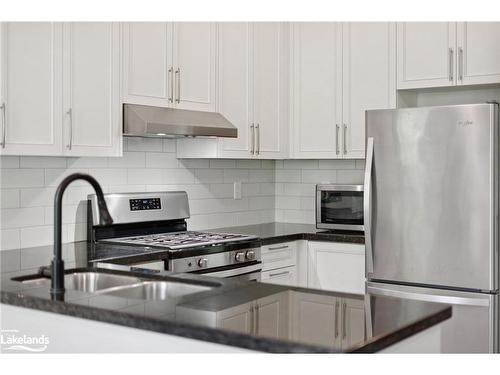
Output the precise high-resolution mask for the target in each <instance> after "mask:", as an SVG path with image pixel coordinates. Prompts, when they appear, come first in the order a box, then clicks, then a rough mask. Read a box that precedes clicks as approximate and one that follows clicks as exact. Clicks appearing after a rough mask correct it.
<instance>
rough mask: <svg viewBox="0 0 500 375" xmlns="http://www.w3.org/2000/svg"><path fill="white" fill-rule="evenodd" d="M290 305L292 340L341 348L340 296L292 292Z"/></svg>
mask: <svg viewBox="0 0 500 375" xmlns="http://www.w3.org/2000/svg"><path fill="white" fill-rule="evenodd" d="M292 306H293V307H292V322H291V327H292V328H291V330H292V338H293V340H297V341H300V342H303V343H307V344H313V345H321V346H327V347H330V348H332V349H340V348H341V332H340V329H341V327H340V323H341V319H340V318H341V311H340V298H336V297H332V296H327V295H321V294H312V293H300V292H292Z"/></svg>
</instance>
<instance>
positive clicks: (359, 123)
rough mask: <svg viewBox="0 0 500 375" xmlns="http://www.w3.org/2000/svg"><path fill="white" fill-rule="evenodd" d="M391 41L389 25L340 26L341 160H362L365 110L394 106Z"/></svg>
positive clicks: (392, 28) (393, 28) (392, 31)
mask: <svg viewBox="0 0 500 375" xmlns="http://www.w3.org/2000/svg"><path fill="white" fill-rule="evenodd" d="M395 39H396V25H395V23H392V22H348V23H344V24H343V27H342V61H343V63H342V67H343V74H342V99H343V101H342V142H340V143H341V144H342V146H343V147H342V154H343V156H344V158H364V157H365V111H366V110H367V109H386V108H395V106H396V66H395V64H396V48H395V47H396V40H395ZM367 62H369V63H367Z"/></svg>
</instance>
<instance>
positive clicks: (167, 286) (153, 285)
mask: <svg viewBox="0 0 500 375" xmlns="http://www.w3.org/2000/svg"><path fill="white" fill-rule="evenodd" d="M210 289H212V287H210V286H203V285H194V284H186V283H180V282H175V281H144V282H141V283H140V284H137V285H132V286H128V287H123V288H115V289H113V290H112V291H109V292H107V293H106V294H109V295H113V296H118V297H123V298H128V299H143V300H153V301H162V300H166V299H175V298H181V297H184V296H187V295H189V294H194V293H198V292H202V291H206V290H210Z"/></svg>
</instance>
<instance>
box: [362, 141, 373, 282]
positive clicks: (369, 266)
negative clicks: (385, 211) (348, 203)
mask: <svg viewBox="0 0 500 375" xmlns="http://www.w3.org/2000/svg"><path fill="white" fill-rule="evenodd" d="M372 166H373V137H369V138H368V139H367V141H366V166H365V183H364V189H363V190H364V192H363V217H364V223H365V225H364V226H365V248H366V273H367V276H368V274H369V273H373V247H372V228H371V208H372V207H371V187H372V186H371V185H372Z"/></svg>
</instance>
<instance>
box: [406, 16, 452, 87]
mask: <svg viewBox="0 0 500 375" xmlns="http://www.w3.org/2000/svg"><path fill="white" fill-rule="evenodd" d="M455 45H456V23H455V22H401V23H398V31H397V55H398V68H397V72H398V83H397V87H398V89H413V88H424V87H437V86H453V85H455V84H456V63H455V56H456V55H455V52H456V48H455Z"/></svg>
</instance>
